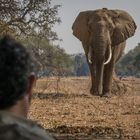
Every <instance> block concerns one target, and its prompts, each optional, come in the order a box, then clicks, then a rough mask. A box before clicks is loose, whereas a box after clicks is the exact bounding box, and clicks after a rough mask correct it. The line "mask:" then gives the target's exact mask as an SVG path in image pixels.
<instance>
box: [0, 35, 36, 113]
mask: <svg viewBox="0 0 140 140" xmlns="http://www.w3.org/2000/svg"><path fill="white" fill-rule="evenodd" d="M32 73H33V62H32V60H31V57H30V55H29V53H28V52H27V50H26V49H25V48H24V46H22V45H21V44H20V43H18V42H16V41H15V40H14V39H12V38H11V37H9V36H5V37H3V38H1V39H0V110H12V111H13V112H18V113H17V114H18V115H24V116H27V111H28V108H29V102H30V99H31V93H32V87H33V83H34V80H35V77H34V75H33V74H32ZM22 109H23V110H22Z"/></svg>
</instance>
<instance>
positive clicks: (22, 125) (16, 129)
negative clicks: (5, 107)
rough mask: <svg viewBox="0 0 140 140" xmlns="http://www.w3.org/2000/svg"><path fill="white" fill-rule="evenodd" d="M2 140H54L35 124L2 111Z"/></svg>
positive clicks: (0, 118)
mask: <svg viewBox="0 0 140 140" xmlns="http://www.w3.org/2000/svg"><path fill="white" fill-rule="evenodd" d="M0 140H54V139H53V138H52V137H51V136H50V135H49V134H47V133H46V131H45V130H43V129H41V128H40V127H39V126H38V125H37V124H36V123H35V122H33V121H30V120H26V119H24V118H20V117H17V116H15V115H14V114H12V113H9V112H4V111H0Z"/></svg>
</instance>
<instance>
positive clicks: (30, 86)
mask: <svg viewBox="0 0 140 140" xmlns="http://www.w3.org/2000/svg"><path fill="white" fill-rule="evenodd" d="M35 81H36V76H35V75H34V74H31V75H30V76H29V77H28V87H27V91H26V92H27V94H28V95H29V96H31V95H32V89H33V86H34V84H35Z"/></svg>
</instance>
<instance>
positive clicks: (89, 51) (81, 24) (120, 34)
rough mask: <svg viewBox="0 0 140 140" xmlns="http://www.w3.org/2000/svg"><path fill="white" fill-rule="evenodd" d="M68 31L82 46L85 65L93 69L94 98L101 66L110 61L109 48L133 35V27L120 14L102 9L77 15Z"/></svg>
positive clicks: (133, 24)
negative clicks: (85, 58)
mask: <svg viewBox="0 0 140 140" xmlns="http://www.w3.org/2000/svg"><path fill="white" fill-rule="evenodd" d="M72 29H73V35H74V36H76V37H77V38H78V39H79V40H80V41H81V42H82V44H83V47H84V50H85V54H86V56H87V60H88V64H89V65H94V67H95V69H94V70H95V72H94V73H95V81H96V85H95V86H97V87H98V88H97V92H98V94H102V81H103V70H104V64H108V63H109V62H110V61H111V59H112V49H113V47H117V46H118V45H119V44H120V43H122V42H125V40H126V39H127V38H129V37H131V36H133V35H134V33H135V30H136V24H135V22H134V20H133V18H132V17H131V16H130V15H129V14H128V13H127V12H125V11H123V10H108V9H106V8H103V9H98V10H95V11H83V12H80V13H79V15H78V16H77V18H76V20H75V22H74V23H73V26H72ZM106 56H107V57H106ZM90 67H91V66H90ZM91 76H93V73H92V68H91Z"/></svg>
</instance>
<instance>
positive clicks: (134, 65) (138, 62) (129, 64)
mask: <svg viewBox="0 0 140 140" xmlns="http://www.w3.org/2000/svg"><path fill="white" fill-rule="evenodd" d="M116 72H117V74H118V75H128V76H130V75H131V76H137V77H139V76H140V43H139V44H138V46H136V47H135V48H134V49H133V50H130V51H129V52H128V53H127V54H126V55H124V56H123V57H122V58H121V59H120V61H119V62H118V63H117V65H116Z"/></svg>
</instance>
